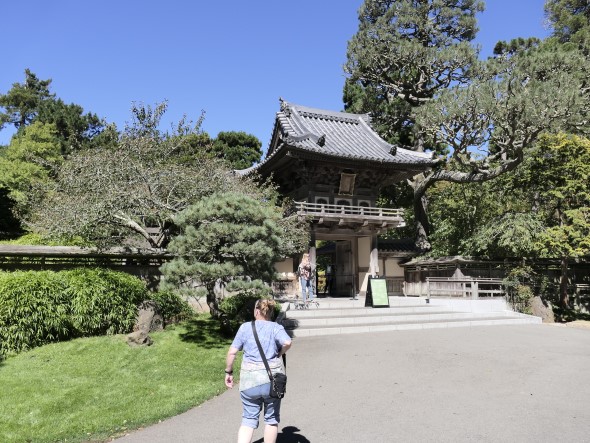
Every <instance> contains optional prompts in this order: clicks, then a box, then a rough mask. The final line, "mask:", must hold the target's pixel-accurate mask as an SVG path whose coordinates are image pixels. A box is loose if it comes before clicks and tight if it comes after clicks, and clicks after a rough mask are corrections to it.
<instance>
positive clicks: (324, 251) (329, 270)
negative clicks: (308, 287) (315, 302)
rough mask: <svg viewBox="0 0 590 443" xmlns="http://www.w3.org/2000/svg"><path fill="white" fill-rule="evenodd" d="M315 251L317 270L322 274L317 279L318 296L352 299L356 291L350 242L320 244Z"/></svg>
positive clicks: (336, 241)
mask: <svg viewBox="0 0 590 443" xmlns="http://www.w3.org/2000/svg"><path fill="white" fill-rule="evenodd" d="M322 243H323V244H322V245H321V246H320V247H319V248H318V249H317V259H316V260H317V268H318V271H319V272H320V273H321V274H322V277H323V278H322V279H321V283H320V282H319V279H318V287H319V294H320V295H324V294H325V295H328V296H330V297H352V296H354V294H355V291H356V283H355V282H356V280H355V273H354V260H353V252H354V251H353V245H352V241H351V240H332V241H325V242H322Z"/></svg>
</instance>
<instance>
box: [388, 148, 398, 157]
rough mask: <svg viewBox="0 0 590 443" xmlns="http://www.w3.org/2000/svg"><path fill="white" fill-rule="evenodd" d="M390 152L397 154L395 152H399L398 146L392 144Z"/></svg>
mask: <svg viewBox="0 0 590 443" xmlns="http://www.w3.org/2000/svg"><path fill="white" fill-rule="evenodd" d="M389 153H390V154H391V155H395V154H397V146H392V147H391V148H390V149H389Z"/></svg>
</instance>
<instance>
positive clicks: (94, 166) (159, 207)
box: [33, 103, 274, 248]
mask: <svg viewBox="0 0 590 443" xmlns="http://www.w3.org/2000/svg"><path fill="white" fill-rule="evenodd" d="M166 108H167V104H166V103H161V104H159V105H157V106H155V107H151V106H144V105H141V104H137V105H134V107H133V109H132V114H133V118H132V122H131V123H130V124H129V125H128V126H127V127H126V128H125V130H124V131H123V133H122V134H121V136H120V137H119V139H118V141H117V143H116V145H115V146H109V145H108V144H107V145H106V146H101V147H97V148H94V149H89V150H84V151H79V152H75V153H73V154H72V155H71V156H70V157H68V159H67V160H66V161H65V162H64V164H63V165H62V167H61V168H60V169H59V172H58V176H57V181H56V184H55V187H54V189H52V190H51V193H50V197H49V198H48V199H47V200H46V201H44V202H43V204H42V205H40V206H39V208H38V210H37V211H36V216H35V218H34V220H33V226H35V227H36V228H37V229H39V230H40V232H42V233H46V234H50V235H53V236H57V237H62V238H66V239H67V238H73V237H81V238H82V239H84V240H88V241H92V242H95V243H96V244H98V245H101V246H109V245H120V244H121V242H122V239H123V238H126V239H128V240H130V239H133V238H136V239H139V240H140V241H141V242H142V243H144V242H147V243H148V244H149V245H150V246H151V247H153V248H162V247H165V246H166V245H167V243H168V242H169V241H170V238H171V236H172V235H173V234H174V217H175V216H176V215H177V214H178V213H179V212H181V211H183V210H184V209H186V208H187V207H188V206H190V205H192V204H194V203H196V202H198V201H199V200H200V199H201V198H203V197H205V196H207V195H210V194H212V193H214V192H231V191H240V192H243V193H244V194H246V195H253V196H261V197H262V196H266V198H272V195H274V191H273V190H272V189H269V188H268V187H262V188H260V187H258V186H256V184H255V183H254V182H253V181H252V180H250V179H246V178H241V177H239V176H236V175H234V174H230V173H229V171H228V170H227V167H226V165H225V164H224V163H223V162H221V161H219V160H216V159H206V158H201V159H200V160H199V161H198V162H194V163H189V162H183V161H179V159H181V158H184V157H185V156H186V155H187V150H190V147H188V148H187V144H186V143H185V141H186V140H187V139H189V140H190V136H192V135H195V134H198V133H199V128H198V127H196V126H191V125H190V124H189V123H186V122H184V121H182V122H180V123H179V125H178V126H177V128H175V130H174V132H172V133H168V132H162V131H161V130H160V129H159V126H160V121H161V118H162V115H163V114H164V112H165V111H166ZM198 124H200V120H199V123H198Z"/></svg>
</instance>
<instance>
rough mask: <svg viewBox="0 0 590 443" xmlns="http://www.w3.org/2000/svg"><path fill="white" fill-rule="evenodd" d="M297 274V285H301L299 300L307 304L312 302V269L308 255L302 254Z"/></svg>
mask: <svg viewBox="0 0 590 443" xmlns="http://www.w3.org/2000/svg"><path fill="white" fill-rule="evenodd" d="M297 273H298V274H299V284H300V285H301V300H302V302H303V303H307V302H310V301H312V300H313V277H312V276H313V269H312V267H311V262H310V261H309V254H308V253H305V254H303V257H302V259H301V263H299V268H297Z"/></svg>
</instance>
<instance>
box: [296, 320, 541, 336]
mask: <svg viewBox="0 0 590 443" xmlns="http://www.w3.org/2000/svg"><path fill="white" fill-rule="evenodd" d="M528 317H530V316H528ZM532 319H535V317H530V318H522V317H510V316H504V317H482V318H477V319H463V320H446V321H440V320H428V321H421V322H414V321H404V322H398V323H395V322H393V323H385V324H355V325H346V326H325V327H310V328H296V329H287V332H288V333H289V334H290V335H291V336H292V337H310V336H316V335H334V334H355V333H367V332H385V331H403V330H410V329H434V328H453V327H473V326H494V325H523V324H537V323H541V321H540V319H538V320H539V321H537V320H532Z"/></svg>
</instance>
